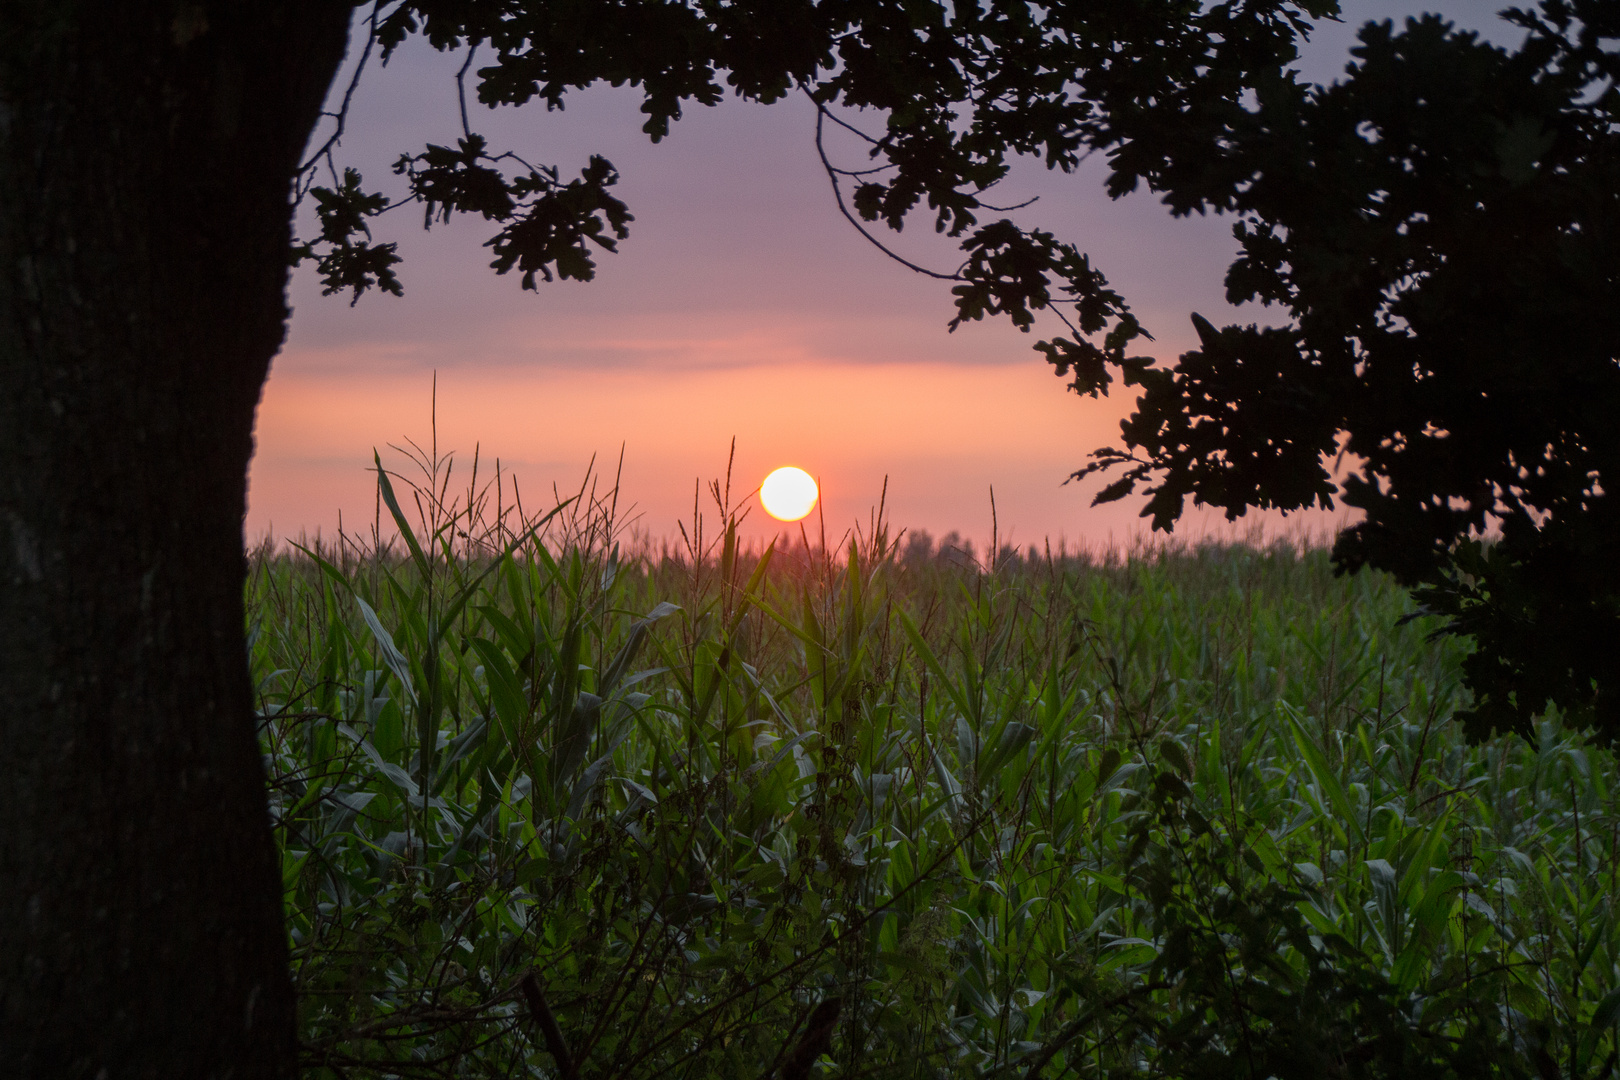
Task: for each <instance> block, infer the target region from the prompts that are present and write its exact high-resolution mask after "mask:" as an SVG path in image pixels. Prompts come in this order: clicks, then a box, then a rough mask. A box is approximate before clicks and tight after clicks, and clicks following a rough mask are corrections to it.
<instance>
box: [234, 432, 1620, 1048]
mask: <svg viewBox="0 0 1620 1080" xmlns="http://www.w3.org/2000/svg"><path fill="white" fill-rule="evenodd" d="M418 465H419V466H420V473H419V474H418V475H414V476H413V477H412V478H411V479H409V480H406V479H404V478H401V477H398V476H394V477H390V475H389V474H388V473H386V472H385V471H383V470H382V468H381V465H380V463H379V468H378V480H379V499H380V505H381V506H382V507H383V510H382V515H383V516H382V518H381V520H382V521H383V522H384V523H389V522H391V523H392V527H391V529H390V534H391V535H392V533H393V532H394V531H395V530H397V538H396V539H392V540H384V538H383V534H382V533H381V531H380V530H379V531H377V532H375V533H374V534H373V537H372V539H371V540H370V541H369V542H359V541H356V540H354V539H353V538H350V537H343V538H341V539H340V540H339V541H338V542H337V543H334V544H321V545H313V544H312V545H308V546H304V547H300V548H292V549H284V550H279V551H276V550H270V549H265V550H262V551H260V552H258V553H256V554H255V556H254V557H253V561H252V573H251V578H250V584H249V594H248V606H249V617H250V641H251V644H250V652H251V661H252V666H253V671H254V677H255V680H256V684H257V686H258V694H259V716H260V723H261V738H262V745H263V749H264V754H265V758H264V760H265V763H266V768H267V771H268V773H269V780H270V786H271V800H272V810H273V815H274V824H275V829H276V833H277V836H278V838H279V843H280V851H281V857H282V873H283V883H284V887H285V896H286V911H287V918H288V924H289V929H290V935H291V950H292V956H293V965H294V976H295V981H296V984H297V987H298V992H299V999H300V1014H299V1017H300V1019H299V1022H300V1039H301V1042H302V1047H303V1054H304V1059H305V1065H306V1068H307V1070H308V1074H309V1075H310V1076H315V1077H374V1076H375V1077H383V1076H388V1077H407V1078H409V1077H452V1076H453V1077H461V1076H469V1077H471V1076H478V1077H483V1076H489V1077H497V1076H498V1077H529V1076H534V1077H561V1078H568V1080H573V1078H584V1077H593V1078H595V1077H600V1078H609V1077H611V1078H625V1080H629V1078H643V1077H648V1078H650V1077H658V1078H671V1080H673V1078H676V1077H691V1078H703V1077H732V1076H735V1077H757V1078H764V1077H773V1076H775V1077H783V1078H807V1077H812V1076H815V1077H827V1078H831V1077H850V1078H853V1077H895V1078H900V1077H907V1078H910V1077H918V1078H920V1077H1021V1078H1030V1080H1034V1078H1037V1077H1045V1078H1048V1080H1053V1078H1057V1077H1125V1076H1130V1077H1138V1076H1140V1077H1157V1076H1164V1077H1245V1078H1254V1080H1262V1078H1265V1077H1271V1076H1275V1077H1280V1078H1287V1077H1313V1078H1314V1077H1334V1076H1344V1077H1352V1076H1367V1077H1376V1076H1388V1077H1395V1076H1425V1077H1427V1076H1434V1077H1444V1076H1456V1077H1472V1076H1504V1077H1508V1076H1526V1077H1539V1078H1542V1080H1551V1078H1553V1077H1567V1078H1571V1080H1574V1078H1587V1077H1603V1076H1608V1075H1610V1074H1611V1073H1612V1071H1613V1069H1614V1066H1615V1062H1616V1047H1617V1045H1620V1044H1617V1038H1616V1021H1617V1019H1620V989H1617V987H1620V928H1617V926H1616V920H1615V915H1614V906H1613V903H1612V900H1611V898H1612V897H1613V896H1614V895H1615V893H1616V888H1615V885H1616V873H1617V869H1620V851H1617V843H1620V813H1617V809H1620V808H1617V806H1616V801H1615V792H1614V791H1613V786H1614V785H1613V777H1614V769H1613V761H1612V758H1611V756H1610V755H1609V753H1608V752H1607V751H1605V750H1602V749H1600V748H1596V747H1592V746H1588V745H1586V744H1585V743H1584V742H1583V741H1582V739H1581V738H1580V736H1579V735H1578V734H1573V733H1571V732H1569V731H1566V730H1564V729H1563V728H1561V727H1560V726H1559V725H1558V724H1557V723H1556V718H1553V719H1549V720H1548V721H1547V722H1546V723H1545V724H1544V725H1543V726H1542V729H1541V731H1540V737H1539V739H1538V740H1537V742H1536V743H1535V745H1531V744H1530V743H1529V742H1527V741H1524V740H1512V741H1497V742H1492V743H1487V744H1484V745H1479V746H1469V745H1467V744H1466V743H1464V742H1463V741H1462V739H1461V736H1460V732H1459V731H1457V730H1456V725H1454V724H1453V723H1452V722H1451V720H1450V717H1451V714H1452V713H1453V711H1454V710H1456V709H1457V708H1459V707H1461V706H1462V705H1464V704H1465V702H1464V701H1463V700H1462V698H1461V695H1460V692H1459V690H1458V671H1459V662H1460V658H1461V655H1462V652H1461V650H1462V648H1463V646H1462V645H1460V644H1459V643H1458V642H1457V641H1456V640H1455V639H1440V640H1430V639H1429V637H1428V636H1427V635H1428V634H1429V633H1430V632H1431V631H1432V630H1433V629H1434V627H1433V626H1432V625H1429V624H1426V623H1425V622H1424V621H1423V620H1421V619H1420V620H1413V621H1407V622H1404V623H1403V622H1402V617H1403V615H1405V614H1406V613H1407V612H1408V609H1409V606H1410V602H1409V601H1408V599H1407V597H1406V594H1405V593H1404V591H1403V590H1401V589H1400V588H1398V587H1397V586H1396V585H1395V584H1394V583H1393V582H1392V581H1390V580H1389V579H1386V578H1383V577H1379V576H1376V575H1372V574H1362V575H1359V576H1354V577H1335V576H1334V575H1333V573H1332V570H1331V567H1330V566H1329V564H1328V560H1327V557H1326V555H1325V553H1323V552H1321V551H1317V550H1300V549H1298V548H1296V547H1290V546H1287V545H1279V546H1272V547H1266V546H1262V545H1242V544H1228V545H1208V546H1198V547H1190V546H1184V547H1179V548H1178V547H1173V546H1172V547H1164V548H1158V549H1150V548H1145V547H1144V548H1139V549H1137V550H1135V551H1132V552H1124V553H1114V554H1111V555H1110V554H1106V553H1104V554H1098V553H1091V554H1079V555H1076V554H1072V553H1066V552H1048V551H1033V550H1032V551H1027V552H1023V553H1001V554H997V555H996V556H995V557H994V558H991V559H987V560H984V561H982V562H980V561H970V560H967V559H964V558H961V557H942V556H941V555H940V554H939V553H937V552H934V551H932V550H931V545H929V544H927V543H922V544H918V543H917V542H916V541H915V539H914V538H907V537H905V536H904V535H897V534H891V531H890V529H889V527H888V526H887V524H886V523H885V522H884V521H883V520H882V516H881V514H878V515H876V516H874V518H873V519H872V521H871V522H870V523H869V524H868V526H867V527H864V528H861V529H857V530H855V531H854V532H853V533H852V534H851V535H850V536H848V537H846V538H845V539H843V540H842V541H835V542H833V543H828V542H826V541H825V539H823V538H820V537H816V538H814V539H812V538H811V537H810V536H809V535H808V534H804V535H803V536H802V537H801V538H800V539H798V540H797V541H796V542H794V543H792V544H791V545H788V544H778V545H775V546H773V547H771V548H768V549H765V550H743V549H742V548H741V546H740V545H739V543H738V541H737V531H736V528H735V523H736V512H735V510H734V508H733V507H731V506H730V505H729V501H730V500H729V496H728V493H727V491H726V489H725V488H724V487H722V486H721V485H715V486H714V488H713V490H712V492H711V495H712V503H713V505H712V507H711V509H710V510H709V512H708V513H707V514H698V513H696V512H695V513H694V518H693V520H692V522H691V523H690V524H689V526H685V527H683V530H682V543H681V544H680V545H679V546H678V547H675V548H673V549H670V548H663V549H656V548H654V547H653V546H651V545H647V544H644V543H643V544H640V545H628V544H626V543H625V541H624V535H623V531H622V527H621V525H620V523H619V522H618V521H617V520H616V517H615V514H616V508H615V504H614V496H613V493H612V492H611V491H609V492H608V493H607V494H602V493H600V492H599V491H597V490H595V489H593V488H591V487H590V486H589V485H587V486H585V487H582V488H581V489H580V491H579V493H578V494H577V495H575V496H573V497H572V498H558V499H556V500H555V503H556V505H555V506H551V507H549V508H548V509H547V510H546V512H543V513H542V512H539V511H536V510H534V509H533V508H525V507H523V506H521V505H519V500H517V499H515V498H513V493H512V491H510V490H508V488H507V486H506V485H505V483H504V482H502V483H501V484H486V485H484V486H483V487H480V486H479V483H478V481H477V479H476V470H475V479H474V480H473V481H472V482H471V483H470V484H468V485H467V486H466V487H465V488H464V489H461V488H459V487H458V493H457V494H456V495H454V496H452V494H451V481H450V476H451V470H450V468H449V466H448V462H447V461H446V460H445V459H441V458H438V457H437V456H435V455H421V458H420V460H419V462H418ZM709 523H712V533H711V532H710V531H708V527H709ZM951 554H952V553H946V556H950V555H951Z"/></svg>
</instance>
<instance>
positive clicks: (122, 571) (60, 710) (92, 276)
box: [0, 0, 349, 1080]
mask: <svg viewBox="0 0 1620 1080" xmlns="http://www.w3.org/2000/svg"><path fill="white" fill-rule="evenodd" d="M348 20H349V11H348V5H346V4H341V3H335V2H326V3H323V2H320V0H293V2H286V3H240V2H238V0H216V2H214V3H211V4H199V3H190V2H183V0H101V2H96V0H9V2H8V0H0V1061H3V1064H0V1074H4V1075H7V1076H52V1077H55V1076H82V1077H85V1078H86V1080H92V1078H96V1077H107V1078H109V1080H116V1078H119V1077H125V1076H132V1077H134V1076H154V1077H155V1076H163V1077H203V1076H218V1077H225V1076H232V1077H236V1078H242V1077H256V1076H266V1077H268V1076H276V1077H285V1076H290V1075H291V1074H292V1072H293V1070H294V1064H295V1060H294V1053H295V1040H294V1013H293V998H292V990H291V982H290V980H289V977H288V971H287V948H286V939H285V929H284V924H283V918H282V909H281V888H280V878H279V873H278V871H277V867H276V863H275V860H274V848H273V845H272V840H271V835H270V831H269V820H268V814H267V804H266V800H265V790H264V772H263V767H262V765H261V762H260V759H259V754H258V748H257V745H256V740H255V732H254V725H253V718H252V712H251V708H252V706H251V691H250V687H249V682H248V674H247V667H246V660H245V653H244V648H243V610H242V590H243V582H244V573H245V568H246V567H245V561H244V556H243V537H242V517H243V512H244V508H245V504H246V492H247V484H246V475H247V463H248V457H249V455H250V453H251V451H252V426H253V413H254V409H255V407H256V406H257V403H258V398H259V391H260V388H261V386H262V384H263V381H264V378H265V375H266V373H267V372H268V370H269V364H270V359H271V357H272V356H273V355H274V354H275V352H276V350H277V349H278V348H279V347H280V345H281V341H282V337H283V334H284V330H285V321H286V316H287V309H286V303H285V300H284V295H283V290H284V287H285V284H286V277H287V249H288V241H289V221H288V218H289V213H288V192H289V181H290V178H291V177H292V174H293V171H294V169H295V167H296V163H297V160H298V157H299V155H300V154H301V153H302V152H303V151H304V145H305V141H306V139H307V138H308V136H309V133H310V131H311V129H312V127H313V125H314V123H315V120H316V118H317V116H318V112H319V109H320V105H321V101H322V98H323V96H324V93H325V91H326V89H327V86H328V84H329V83H330V81H331V78H332V76H333V74H334V73H335V71H336V69H337V67H338V64H339V62H340V61H341V58H342V53H343V47H344V42H345V40H346V37H347V31H348Z"/></svg>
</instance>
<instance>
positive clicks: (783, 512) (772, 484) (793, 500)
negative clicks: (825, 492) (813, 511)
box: [759, 465, 820, 521]
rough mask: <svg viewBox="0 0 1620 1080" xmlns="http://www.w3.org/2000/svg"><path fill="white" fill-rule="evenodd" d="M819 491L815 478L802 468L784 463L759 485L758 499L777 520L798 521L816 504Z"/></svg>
mask: <svg viewBox="0 0 1620 1080" xmlns="http://www.w3.org/2000/svg"><path fill="white" fill-rule="evenodd" d="M819 494H820V492H819V491H818V490H817V488H816V482H815V480H814V479H813V478H812V477H811V476H810V474H809V473H807V472H805V471H804V470H803V469H798V468H794V467H793V466H792V465H785V466H783V467H782V468H780V469H777V470H776V471H775V472H773V473H771V475H769V476H767V477H766V478H765V482H764V483H763V484H761V485H759V501H760V502H761V503H762V504H764V506H765V512H766V513H768V514H770V515H771V517H773V518H776V519H778V520H779V521H798V520H799V519H800V518H802V517H804V515H806V514H808V513H809V512H810V508H811V507H813V506H815V505H816V496H817V495H819Z"/></svg>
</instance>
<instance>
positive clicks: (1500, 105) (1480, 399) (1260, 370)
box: [1076, 0, 1620, 740]
mask: <svg viewBox="0 0 1620 1080" xmlns="http://www.w3.org/2000/svg"><path fill="white" fill-rule="evenodd" d="M1507 18H1508V19H1509V21H1510V22H1512V23H1513V24H1514V25H1515V26H1518V27H1520V28H1522V29H1523V30H1524V31H1525V38H1524V41H1523V43H1522V44H1521V45H1520V46H1519V47H1518V48H1517V49H1515V50H1506V49H1502V48H1498V47H1496V46H1493V45H1490V44H1488V43H1486V42H1484V41H1481V40H1480V39H1479V38H1478V37H1477V36H1476V35H1474V34H1472V33H1460V32H1457V31H1456V30H1455V29H1453V28H1452V27H1450V26H1449V25H1447V24H1446V23H1445V22H1444V21H1443V20H1441V19H1440V18H1438V17H1436V16H1425V17H1423V18H1421V19H1413V20H1408V22H1407V24H1406V26H1405V27H1404V29H1401V30H1399V31H1397V30H1396V29H1395V28H1394V27H1393V26H1392V25H1391V24H1390V23H1387V22H1385V23H1369V24H1368V25H1367V26H1365V27H1364V28H1363V29H1362V31H1361V35H1360V41H1361V43H1360V46H1359V47H1358V48H1357V49H1355V50H1354V55H1355V62H1354V63H1353V64H1352V65H1351V66H1350V68H1349V69H1348V73H1347V77H1346V78H1345V79H1344V80H1343V81H1341V82H1338V83H1335V84H1334V85H1332V86H1327V87H1307V86H1303V85H1300V84H1298V83H1295V82H1293V81H1281V82H1278V83H1276V84H1274V85H1271V86H1263V87H1261V88H1260V89H1259V92H1258V94H1257V97H1256V103H1255V106H1254V107H1253V108H1251V109H1247V110H1243V111H1241V112H1240V113H1238V114H1235V115H1236V117H1237V122H1236V123H1235V124H1234V126H1233V127H1232V129H1231V130H1230V132H1229V136H1228V138H1227V140H1226V141H1225V143H1224V144H1223V146H1222V148H1221V152H1220V154H1219V155H1216V156H1212V157H1210V158H1209V159H1208V162H1207V165H1208V169H1207V170H1206V171H1203V172H1198V173H1196V174H1193V173H1187V172H1186V171H1185V166H1186V165H1188V164H1190V163H1191V161H1192V160H1193V159H1188V160H1187V161H1185V162H1181V163H1179V164H1180V165H1181V166H1183V169H1182V171H1177V170H1176V169H1175V168H1171V167H1168V166H1167V167H1166V168H1165V169H1164V170H1163V171H1155V169H1154V168H1146V169H1144V170H1143V178H1144V179H1145V180H1147V181H1148V183H1149V184H1150V185H1152V186H1154V187H1155V188H1156V189H1159V190H1164V191H1166V192H1168V196H1167V201H1169V202H1170V203H1171V205H1173V206H1179V207H1181V208H1183V209H1200V210H1202V209H1213V210H1217V211H1223V212H1229V213H1233V214H1235V215H1237V216H1238V218H1239V221H1238V223H1237V225H1236V226H1235V227H1234V230H1233V231H1234V234H1235V235H1236V237H1237V239H1238V240H1239V242H1240V243H1241V245H1242V253H1241V255H1240V256H1239V257H1238V259H1237V260H1236V261H1235V262H1234V263H1233V264H1232V266H1231V268H1230V270H1229V271H1228V273H1227V277H1226V284H1227V296H1228V298H1229V299H1230V300H1232V301H1233V302H1234V303H1240V302H1243V301H1248V300H1260V301H1261V302H1263V303H1265V304H1267V305H1274V306H1277V307H1280V308H1282V309H1283V310H1285V311H1286V312H1287V316H1288V318H1287V320H1286V323H1285V325H1283V326H1280V327H1256V326H1247V327H1239V326H1229V327H1226V328H1224V329H1221V330H1217V329H1216V328H1215V327H1213V326H1211V325H1210V324H1209V323H1208V322H1207V321H1205V320H1203V319H1200V318H1197V317H1196V316H1195V317H1194V321H1195V324H1196V326H1197V329H1198V335H1199V338H1200V341H1201V348H1200V349H1198V350H1196V351H1194V352H1190V353H1187V354H1186V355H1184V356H1182V357H1181V359H1180V361H1179V363H1177V364H1175V365H1171V366H1167V367H1155V368H1151V369H1128V370H1127V373H1126V381H1127V382H1129V383H1134V384H1137V385H1140V386H1142V388H1143V390H1144V396H1143V398H1142V404H1141V408H1140V409H1139V411H1138V412H1137V413H1136V414H1134V415H1133V416H1132V417H1131V418H1130V419H1129V420H1128V421H1126V422H1125V423H1124V425H1123V429H1124V435H1125V439H1124V442H1125V448H1124V449H1123V450H1120V449H1112V448H1109V449H1103V450H1100V451H1098V452H1097V453H1096V454H1095V455H1094V458H1095V460H1094V462H1093V464H1091V465H1090V466H1088V467H1087V468H1086V469H1083V470H1082V471H1081V472H1080V473H1078V474H1077V475H1079V476H1084V475H1087V474H1089V473H1093V472H1097V471H1102V470H1107V469H1110V468H1112V467H1115V466H1123V467H1124V472H1123V475H1122V476H1120V478H1119V479H1117V480H1115V481H1114V482H1113V483H1112V484H1110V485H1109V486H1108V487H1106V488H1105V489H1104V490H1103V492H1102V494H1101V495H1100V496H1099V501H1107V500H1110V499H1117V498H1120V497H1122V496H1123V495H1125V494H1126V493H1128V492H1130V491H1132V490H1133V489H1134V488H1135V487H1136V486H1138V485H1145V486H1146V490H1147V491H1148V492H1149V494H1150V496H1151V498H1150V501H1149V503H1148V507H1147V510H1146V512H1145V513H1147V514H1150V515H1151V516H1152V518H1153V524H1154V526H1155V527H1156V528H1169V527H1170V526H1171V524H1172V523H1173V522H1174V521H1175V520H1176V518H1177V517H1178V515H1179V514H1180V513H1181V509H1182V506H1183V503H1184V500H1185V499H1186V497H1187V496H1189V495H1191V496H1192V497H1193V498H1194V499H1195V500H1196V501H1198V502H1199V503H1203V504H1208V505H1212V506H1218V507H1222V508H1223V509H1225V510H1226V512H1227V515H1228V517H1234V516H1236V515H1237V514H1239V513H1241V512H1242V511H1243V510H1245V509H1246V508H1248V507H1264V508H1279V509H1282V510H1293V509H1298V508H1302V507H1308V506H1312V505H1320V506H1324V507H1331V506H1333V505H1334V499H1335V497H1336V496H1337V497H1338V498H1340V499H1341V500H1342V501H1343V502H1344V504H1345V505H1346V506H1349V507H1353V508H1355V509H1357V510H1359V511H1361V512H1362V513H1363V514H1364V515H1365V517H1364V520H1363V521H1361V522H1360V523H1359V524H1357V525H1355V526H1353V527H1351V528H1349V529H1347V530H1345V531H1344V533H1343V534H1342V535H1341V536H1340V538H1339V541H1338V544H1337V546H1336V548H1335V559H1336V561H1337V564H1338V565H1339V566H1340V567H1341V568H1343V569H1347V570H1354V569H1356V568H1358V567H1361V566H1364V565H1367V566H1375V567H1378V568H1380V569H1385V570H1389V571H1392V572H1393V573H1395V574H1396V575H1397V576H1398V577H1399V578H1400V579H1401V580H1402V581H1403V582H1404V583H1406V584H1408V585H1414V586H1420V587H1419V588H1418V589H1417V591H1416V593H1415V595H1416V597H1417V599H1418V600H1419V602H1420V604H1421V607H1422V608H1423V610H1425V611H1427V612H1429V613H1437V614H1442V615H1445V616H1447V618H1448V620H1449V622H1448V623H1447V626H1446V630H1447V632H1451V633H1459V634H1464V635H1468V636H1470V637H1472V638H1473V640H1474V645H1475V651H1474V654H1473V656H1472V657H1471V658H1470V659H1469V661H1468V664H1467V680H1468V686H1469V688H1470V689H1471V690H1472V691H1473V692H1474V695H1475V704H1474V707H1473V708H1472V709H1471V710H1469V711H1467V712H1464V713H1463V714H1461V719H1463V721H1464V723H1465V724H1466V725H1467V726H1468V730H1469V732H1470V734H1471V735H1473V736H1474V737H1484V736H1486V735H1488V734H1490V733H1492V732H1496V731H1516V732H1519V733H1521V734H1528V733H1529V732H1530V731H1531V722H1532V719H1533V718H1534V717H1535V716H1536V715H1537V714H1538V713H1540V712H1542V711H1543V710H1545V709H1547V708H1548V707H1549V706H1557V708H1558V710H1559V711H1560V712H1561V713H1562V715H1563V717H1564V719H1565V721H1566V722H1569V723H1573V724H1576V725H1579V726H1582V727H1593V728H1596V729H1597V731H1598V733H1599V734H1600V736H1601V737H1602V738H1604V739H1606V740H1613V739H1615V738H1616V737H1620V685H1617V683H1616V679H1615V671H1616V670H1617V668H1616V665H1615V661H1614V657H1615V656H1616V655H1617V654H1620V516H1617V514H1616V509H1615V506H1614V503H1613V500H1612V499H1610V498H1609V497H1608V492H1607V488H1608V487H1609V486H1611V485H1612V484H1613V483H1614V482H1615V478H1616V476H1617V475H1620V474H1617V472H1616V468H1617V465H1620V460H1617V453H1620V443H1617V442H1616V431H1617V428H1616V426H1615V423H1614V421H1613V417H1614V416H1615V414H1616V412H1617V411H1620V368H1617V366H1616V361H1617V358H1620V248H1617V241H1620V136H1617V132H1616V126H1615V125H1616V121H1617V120H1620V95H1617V93H1616V90H1615V87H1614V79H1615V76H1616V74H1617V73H1620V53H1617V51H1616V49H1615V39H1616V37H1617V36H1620V6H1617V5H1616V4H1614V3H1612V2H1611V3H1602V2H1576V3H1566V2H1563V0H1548V2H1545V3H1543V4H1541V5H1540V6H1539V8H1538V9H1537V10H1535V11H1527V10H1518V9H1515V10H1513V11H1510V12H1508V13H1507ZM1076 388H1077V389H1082V390H1084V389H1086V386H1085V385H1084V384H1083V383H1080V384H1077V387H1076ZM1341 452H1343V453H1344V454H1346V455H1348V460H1349V464H1350V469H1349V475H1348V477H1347V478H1345V479H1344V480H1343V481H1342V484H1340V483H1336V482H1335V481H1334V479H1333V477H1332V475H1331V473H1330V468H1329V464H1330V462H1331V461H1332V459H1333V458H1334V455H1337V454H1340V453H1341ZM1493 528H1499V529H1500V538H1499V539H1495V540H1494V541H1493V542H1491V543H1489V544H1486V543H1482V538H1483V537H1484V536H1485V535H1486V534H1488V533H1489V532H1490V531H1491V530H1492V529H1493Z"/></svg>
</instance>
